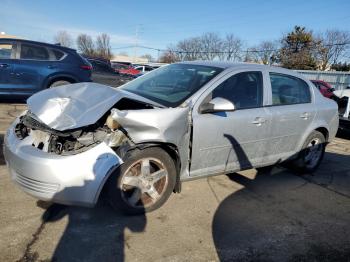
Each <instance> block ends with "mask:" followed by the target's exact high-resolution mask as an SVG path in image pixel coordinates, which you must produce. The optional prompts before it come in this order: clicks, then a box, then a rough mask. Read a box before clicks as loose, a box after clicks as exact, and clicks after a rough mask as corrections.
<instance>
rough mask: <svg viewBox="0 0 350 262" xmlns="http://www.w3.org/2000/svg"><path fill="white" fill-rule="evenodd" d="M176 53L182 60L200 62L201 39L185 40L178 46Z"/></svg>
mask: <svg viewBox="0 0 350 262" xmlns="http://www.w3.org/2000/svg"><path fill="white" fill-rule="evenodd" d="M176 47H177V50H176V53H177V54H178V56H179V58H180V60H189V61H193V60H198V59H201V38H200V37H192V38H188V39H184V40H182V41H180V42H179V43H178V44H177V46H176Z"/></svg>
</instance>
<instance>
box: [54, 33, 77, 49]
mask: <svg viewBox="0 0 350 262" xmlns="http://www.w3.org/2000/svg"><path fill="white" fill-rule="evenodd" d="M53 41H54V42H55V43H59V44H60V45H61V46H66V47H73V38H72V36H71V35H70V34H69V33H68V32H67V31H58V32H57V34H56V35H55V36H54V38H53Z"/></svg>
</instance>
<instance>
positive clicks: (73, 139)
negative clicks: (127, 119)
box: [15, 98, 154, 155]
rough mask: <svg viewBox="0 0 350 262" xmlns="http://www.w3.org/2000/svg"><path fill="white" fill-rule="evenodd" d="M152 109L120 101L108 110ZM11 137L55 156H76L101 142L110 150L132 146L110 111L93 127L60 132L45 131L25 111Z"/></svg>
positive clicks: (46, 127) (127, 101)
mask: <svg viewBox="0 0 350 262" xmlns="http://www.w3.org/2000/svg"><path fill="white" fill-rule="evenodd" d="M153 108H154V107H153V106H152V105H150V104H147V103H144V102H140V101H136V100H132V99H128V98H122V99H121V100H119V101H118V102H117V103H116V104H115V105H114V106H113V107H112V111H113V110H118V111H119V110H128V109H132V110H138V109H153ZM15 133H16V136H17V137H18V138H19V139H21V140H22V139H25V138H27V137H30V138H31V139H32V146H33V147H36V148H38V149H40V150H43V151H45V152H48V153H55V154H58V155H71V154H78V153H81V152H83V151H85V150H88V149H89V148H91V147H93V146H95V145H97V144H99V143H101V142H105V143H106V144H107V145H108V146H110V147H112V148H116V147H119V146H121V145H123V144H129V145H130V144H132V143H133V142H132V140H131V139H130V138H129V137H128V135H127V132H126V131H125V130H124V129H123V127H122V126H121V125H120V124H119V123H118V122H117V121H116V120H114V119H113V118H112V116H111V111H107V112H106V113H105V114H104V115H103V116H102V117H101V118H100V119H99V120H98V121H97V122H96V123H94V124H91V125H88V126H84V127H80V128H76V129H71V130H64V131H59V130H55V129H53V128H51V127H49V126H48V125H46V124H44V123H43V122H42V121H40V119H39V118H38V117H37V116H36V115H35V114H33V113H32V112H31V111H27V113H26V114H25V115H23V116H21V117H20V119H19V123H18V124H17V125H16V126H15Z"/></svg>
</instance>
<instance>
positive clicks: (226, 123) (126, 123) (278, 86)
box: [4, 61, 339, 214]
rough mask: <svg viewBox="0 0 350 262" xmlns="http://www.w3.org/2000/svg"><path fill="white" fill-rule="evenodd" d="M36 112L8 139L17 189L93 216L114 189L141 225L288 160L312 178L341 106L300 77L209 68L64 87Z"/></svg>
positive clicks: (42, 96) (34, 102)
mask: <svg viewBox="0 0 350 262" xmlns="http://www.w3.org/2000/svg"><path fill="white" fill-rule="evenodd" d="M67 90H70V92H69V94H67V93H68V92H67ZM27 104H28V108H29V110H28V111H27V112H23V114H22V115H21V116H20V117H18V118H17V119H16V120H15V122H14V123H13V124H12V125H11V126H10V127H9V130H8V131H7V133H6V136H5V139H4V155H5V159H6V162H7V164H8V167H9V169H10V173H11V176H12V179H13V180H14V181H15V182H16V183H17V184H18V185H19V186H20V187H21V188H22V189H23V190H24V191H25V192H27V193H29V194H31V195H33V196H35V197H37V198H39V199H42V200H47V201H53V202H57V203H63V204H76V205H87V206H91V205H94V204H95V203H96V202H97V200H98V198H99V195H100V193H101V191H102V189H103V188H105V189H106V193H108V196H109V200H110V203H111V204H112V206H113V207H115V208H120V209H122V210H124V211H125V212H128V213H132V214H135V213H142V212H145V211H152V210H154V209H156V208H158V207H160V206H161V205H162V204H163V203H164V202H165V201H166V200H167V199H168V197H169V196H170V195H171V193H172V192H180V189H181V182H182V181H187V180H192V179H196V178H201V177H207V176H209V175H219V174H224V173H230V172H236V171H239V170H244V169H249V168H259V167H264V166H269V165H273V164H275V163H280V162H282V161H292V162H290V163H291V164H290V166H291V167H293V168H294V169H296V170H298V171H300V172H305V173H309V172H313V171H314V170H316V168H317V167H318V166H319V164H320V163H321V160H322V157H323V155H324V152H325V146H326V144H327V143H328V142H329V141H331V140H332V139H333V138H334V136H335V134H336V132H337V129H338V123H339V118H338V110H337V108H338V107H337V105H336V103H335V102H334V101H333V100H331V99H328V98H325V97H323V96H322V95H321V93H320V92H318V91H317V90H316V87H315V86H314V85H313V84H312V83H311V82H310V81H308V80H306V79H304V78H303V77H302V76H300V75H299V74H297V73H295V72H293V71H290V70H285V69H282V68H277V67H276V68H274V67H270V66H262V65H254V64H232V63H219V62H205V61H203V62H187V63H177V64H171V65H168V66H164V67H161V68H159V69H156V70H153V71H151V72H149V73H147V74H145V75H144V76H142V77H140V78H137V79H135V80H133V81H130V82H129V83H127V84H125V85H123V86H121V87H120V88H111V87H108V86H104V85H100V84H96V83H80V84H73V85H67V86H63V87H61V88H53V89H50V90H45V91H42V92H40V93H38V94H35V95H34V96H32V97H31V98H29V99H28V101H27ZM189 201H190V199H189Z"/></svg>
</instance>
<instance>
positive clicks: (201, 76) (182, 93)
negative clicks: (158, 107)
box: [121, 64, 223, 107]
mask: <svg viewBox="0 0 350 262" xmlns="http://www.w3.org/2000/svg"><path fill="white" fill-rule="evenodd" d="M222 70H223V69H222V68H217V67H211V66H202V65H190V64H172V65H168V66H163V67H161V68H159V69H157V70H154V71H151V72H149V73H148V74H146V75H144V76H143V77H141V78H137V79H135V80H133V81H131V82H129V83H127V84H126V85H124V86H122V87H121V88H122V89H123V90H126V91H129V92H132V93H135V94H138V95H141V96H143V97H146V98H148V99H150V100H153V101H155V102H157V103H159V104H162V105H164V106H167V107H176V106H179V105H180V104H181V103H182V102H184V101H185V100H186V99H187V98H189V97H190V96H191V95H193V94H194V93H195V92H197V91H198V90H199V89H200V88H201V87H202V86H203V85H205V84H206V83H208V82H209V81H210V80H211V79H213V78H214V77H215V76H217V75H218V74H219V73H220V72H221V71H222Z"/></svg>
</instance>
